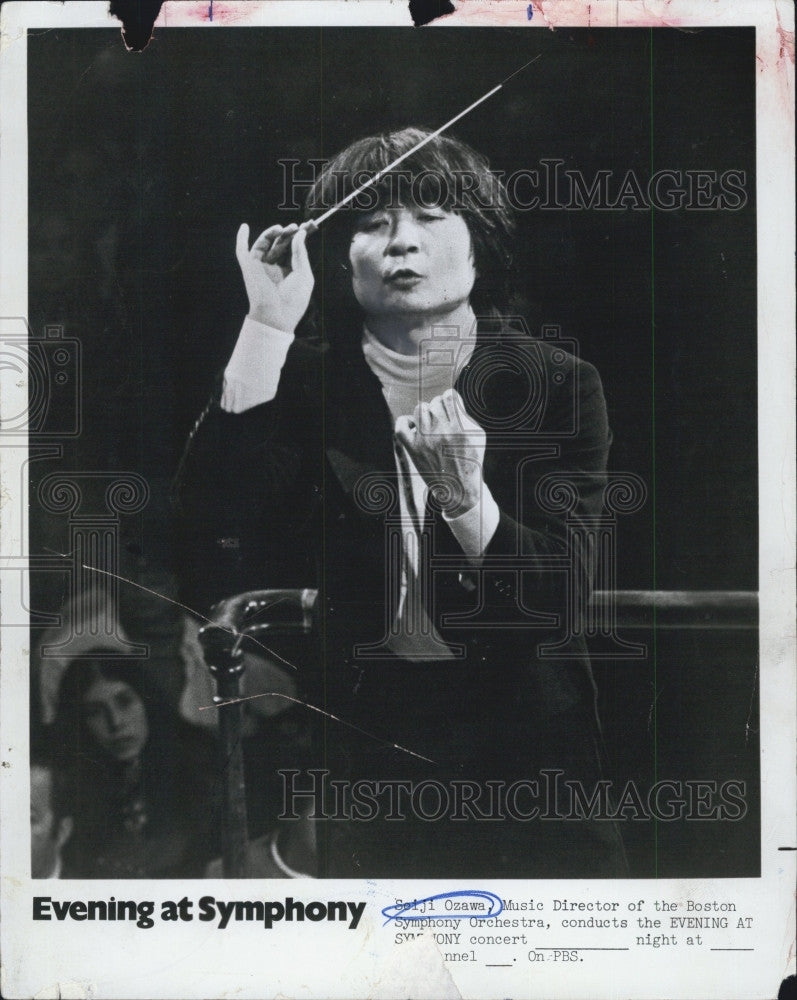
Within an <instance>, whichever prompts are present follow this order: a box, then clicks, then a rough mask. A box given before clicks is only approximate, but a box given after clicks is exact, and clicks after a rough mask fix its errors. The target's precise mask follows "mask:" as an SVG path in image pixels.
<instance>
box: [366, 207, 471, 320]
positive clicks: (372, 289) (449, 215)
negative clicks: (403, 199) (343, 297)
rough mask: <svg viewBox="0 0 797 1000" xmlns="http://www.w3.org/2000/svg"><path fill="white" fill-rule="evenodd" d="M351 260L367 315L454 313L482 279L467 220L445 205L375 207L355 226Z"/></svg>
mask: <svg viewBox="0 0 797 1000" xmlns="http://www.w3.org/2000/svg"><path fill="white" fill-rule="evenodd" d="M349 260H350V263H351V268H352V285H353V289H354V294H355V296H356V298H357V301H358V302H359V303H360V305H361V306H362V308H363V310H364V311H365V314H366V316H369V315H385V314H391V313H392V314H405V315H406V314H414V315H428V316H434V315H435V314H444V313H446V312H450V311H451V310H452V309H454V308H456V307H457V306H458V305H460V304H462V303H463V302H466V301H467V300H468V298H469V297H470V293H471V290H472V288H473V282H474V280H475V278H476V272H475V270H474V266H473V253H472V247H471V238H470V231H469V230H468V226H467V223H466V222H465V220H464V219H463V218H462V216H461V215H457V214H455V213H454V212H449V211H447V210H446V209H443V208H421V207H419V206H417V205H410V206H400V207H397V208H385V209H378V210H377V211H375V212H369V213H368V214H367V215H365V216H363V218H362V220H361V221H360V222H359V223H358V224H357V227H356V228H355V231H354V235H353V236H352V241H351V246H350V248H349Z"/></svg>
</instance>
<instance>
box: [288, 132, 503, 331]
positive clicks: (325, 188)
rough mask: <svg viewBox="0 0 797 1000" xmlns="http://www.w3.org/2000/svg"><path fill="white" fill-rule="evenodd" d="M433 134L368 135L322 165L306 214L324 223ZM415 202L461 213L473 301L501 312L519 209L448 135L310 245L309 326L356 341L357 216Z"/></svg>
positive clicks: (483, 309)
mask: <svg viewBox="0 0 797 1000" xmlns="http://www.w3.org/2000/svg"><path fill="white" fill-rule="evenodd" d="M429 134H430V132H429V131H427V130H424V129H421V128H405V129H401V130H400V131H396V132H385V133H380V134H378V135H372V136H367V137H366V138H363V139H359V140H357V141H356V142H354V143H352V144H351V145H350V146H347V147H346V149H344V150H342V151H341V152H340V153H338V154H337V156H335V157H334V158H333V159H332V160H330V162H329V163H328V164H327V165H326V166H325V167H324V169H323V170H322V171H321V173H320V174H319V176H318V177H317V179H316V181H315V183H314V185H313V186H312V188H311V189H310V191H309V192H308V195H307V199H306V203H305V217H306V218H307V219H314V218H318V217H319V216H320V215H321V214H322V213H323V212H324V211H326V209H328V208H331V207H332V206H333V205H335V204H337V203H338V202H339V201H340V200H341V199H343V198H345V197H346V196H347V195H348V194H349V193H351V192H352V191H353V190H355V189H356V188H358V187H359V186H361V185H362V184H363V183H364V182H365V181H366V180H367V179H368V178H370V177H372V176H374V175H375V174H377V173H378V172H379V171H381V170H383V169H384V168H385V167H386V166H388V164H390V163H391V162H392V161H393V160H395V159H396V158H397V157H398V156H401V155H402V154H404V153H406V152H407V151H409V150H411V149H413V147H415V146H417V144H418V143H419V142H420V141H421V140H423V139H424V138H425V137H426V136H428V135H429ZM411 202H414V203H416V204H422V205H424V206H428V207H432V206H433V205H434V206H437V207H439V208H443V209H446V210H447V211H452V212H456V213H457V214H458V215H461V216H462V218H463V219H464V221H465V224H466V225H467V227H468V231H469V232H470V236H471V241H472V246H473V258H474V266H475V269H476V275H477V276H476V281H475V283H474V286H473V292H472V294H471V304H472V305H473V308H474V311H475V312H476V314H477V315H479V316H484V315H489V314H494V313H496V312H498V313H503V312H504V311H505V310H506V308H507V303H508V300H509V292H510V282H511V266H512V261H513V257H512V250H511V248H512V241H513V237H514V229H515V218H514V211H513V209H512V206H511V204H510V201H509V198H508V196H507V192H506V189H505V188H504V186H503V184H502V183H501V181H500V179H499V178H498V177H497V176H496V175H495V174H494V173H493V172H492V170H491V169H490V165H489V163H488V162H487V160H486V159H485V157H484V156H482V155H481V154H480V153H477V152H476V151H475V150H474V149H471V147H470V146H468V145H466V143H464V142H462V141H461V140H459V139H456V138H454V137H453V136H450V135H441V136H435V138H434V139H431V140H430V141H429V142H427V143H426V144H425V145H424V146H423V147H422V148H421V149H419V150H417V151H415V152H414V153H411V155H410V156H408V157H407V159H406V160H403V161H402V163H401V164H400V165H399V166H398V167H397V168H396V170H395V171H390V172H388V173H387V174H386V175H385V176H384V177H382V178H380V180H378V181H377V182H376V183H375V184H373V185H372V186H371V187H370V188H368V189H367V190H366V191H364V192H362V194H361V195H359V196H357V197H356V198H354V199H353V201H351V202H350V203H349V204H348V205H347V206H345V207H344V208H343V209H341V210H340V211H339V212H337V213H336V214H335V215H334V216H332V217H331V218H330V219H329V221H328V222H325V223H324V224H323V226H322V227H321V228H320V230H319V235H318V237H317V239H316V240H312V241H311V242H310V244H308V245H309V246H310V248H311V255H313V256H314V257H315V258H316V259H315V261H314V265H315V266H314V271H315V273H316V275H317V277H318V280H317V282H316V289H315V292H314V302H313V304H312V306H311V309H310V311H309V313H308V322H307V326H309V327H310V329H315V331H316V332H317V333H318V334H319V335H320V336H321V337H322V338H323V339H325V340H327V341H329V342H330V343H334V344H336V345H338V346H343V344H344V343H346V342H347V341H348V344H349V346H354V345H358V344H359V341H357V340H354V341H352V331H351V319H352V316H353V315H354V316H357V315H358V314H359V306H358V304H357V301H356V299H355V297H354V293H353V291H352V283H351V275H350V273H349V272H348V270H347V267H348V262H349V256H348V253H349V245H350V243H351V237H352V233H353V231H354V228H355V225H356V224H357V221H358V218H359V217H360V216H362V214H363V213H365V212H372V211H374V210H376V209H378V208H384V207H388V206H391V207H395V206H396V205H397V204H406V203H411Z"/></svg>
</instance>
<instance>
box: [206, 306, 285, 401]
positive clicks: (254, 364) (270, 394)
mask: <svg viewBox="0 0 797 1000" xmlns="http://www.w3.org/2000/svg"><path fill="white" fill-rule="evenodd" d="M293 341H294V334H292V333H287V332H286V331H285V330H278V329H276V327H273V326H266V325H265V324H264V323H259V322H258V321H257V320H255V319H251V318H250V317H249V316H247V317H246V319H245V320H244V322H243V326H242V327H241V332H240V334H239V335H238V340H237V342H236V344H235V349H234V350H233V352H232V357H231V358H230V360H229V362H228V363H227V367H226V368H225V369H224V388H223V390H222V393H221V408H222V410H226V411H227V413H243V411H244V410H250V409H251V408H252V407H253V406H259V405H260V404H261V403H268V402H269V401H270V400H272V399H273V398H274V397H275V396H276V395H277V386H278V385H279V380H280V373H281V372H282V366H283V365H284V364H285V358H286V357H287V354H288V348H289V347H290V346H291V344H292V343H293Z"/></svg>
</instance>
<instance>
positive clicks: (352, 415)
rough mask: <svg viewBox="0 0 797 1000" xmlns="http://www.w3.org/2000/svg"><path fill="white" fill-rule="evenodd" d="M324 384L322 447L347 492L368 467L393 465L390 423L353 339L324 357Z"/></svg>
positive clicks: (374, 469) (385, 470) (388, 469)
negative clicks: (342, 349)
mask: <svg viewBox="0 0 797 1000" xmlns="http://www.w3.org/2000/svg"><path fill="white" fill-rule="evenodd" d="M324 387H325V415H326V429H325V430H326V433H325V452H326V456H327V460H328V462H329V465H330V467H331V468H332V471H333V472H334V474H335V477H336V479H337V480H338V482H339V483H340V485H341V487H342V488H343V491H344V492H345V493H346V495H347V496H351V494H352V492H353V490H354V487H355V484H356V483H357V481H358V480H359V479H361V478H362V477H363V476H364V475H367V474H368V473H374V472H382V473H388V474H392V473H393V472H394V471H395V460H394V458H393V424H392V420H391V417H390V413H389V411H388V408H387V404H386V403H385V399H384V396H383V395H382V387H381V385H380V384H379V379H377V377H376V376H375V375H374V373H373V372H372V371H371V369H370V368H369V367H368V364H367V362H366V360H365V357H364V356H363V353H362V351H361V350H360V349H359V345H358V347H357V349H356V351H351V352H347V353H346V354H345V355H343V356H340V355H337V356H334V357H330V358H329V362H328V365H327V369H326V377H325V381H324Z"/></svg>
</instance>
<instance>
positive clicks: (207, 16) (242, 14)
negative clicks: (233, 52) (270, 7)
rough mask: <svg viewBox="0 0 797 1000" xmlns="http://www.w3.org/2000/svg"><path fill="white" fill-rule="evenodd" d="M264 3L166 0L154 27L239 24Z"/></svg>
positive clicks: (250, 1)
mask: <svg viewBox="0 0 797 1000" xmlns="http://www.w3.org/2000/svg"><path fill="white" fill-rule="evenodd" d="M265 6H267V4H266V3H256V2H252V0H249V2H248V3H247V2H245V0H241V2H238V3H219V2H218V0H196V2H195V3H186V2H184V0H180V2H177V3H175V2H173V0H172V2H170V0H167V2H166V3H164V5H163V7H162V8H161V11H160V14H158V18H157V20H156V21H155V27H156V28H157V27H166V26H167V25H172V26H176V25H180V24H184V25H189V24H220V25H224V24H240V23H241V22H242V21H246V20H248V19H250V18H251V17H252V16H253V14H256V13H257V12H258V11H259V10H260V9H261V8H263V7H265Z"/></svg>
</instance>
